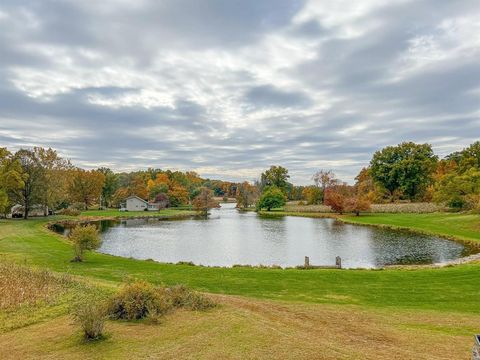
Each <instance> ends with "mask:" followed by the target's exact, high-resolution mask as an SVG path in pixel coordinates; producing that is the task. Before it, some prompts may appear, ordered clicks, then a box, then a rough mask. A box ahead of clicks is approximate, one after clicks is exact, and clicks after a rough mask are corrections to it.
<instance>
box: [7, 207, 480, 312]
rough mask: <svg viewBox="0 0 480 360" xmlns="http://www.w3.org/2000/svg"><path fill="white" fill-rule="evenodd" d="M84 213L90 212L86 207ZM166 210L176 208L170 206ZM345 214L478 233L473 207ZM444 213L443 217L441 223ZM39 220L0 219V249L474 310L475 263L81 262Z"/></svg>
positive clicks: (108, 271)
mask: <svg viewBox="0 0 480 360" xmlns="http://www.w3.org/2000/svg"><path fill="white" fill-rule="evenodd" d="M170 211H175V210H170ZM92 213H96V212H88V214H89V215H90V214H92ZM162 213H163V212H162ZM132 214H133V213H132ZM163 214H164V215H165V216H167V215H166V214H167V213H163ZM168 214H170V215H178V211H177V213H168ZM94 216H98V215H94ZM351 219H353V220H355V221H363V222H365V223H367V222H368V221H370V222H371V223H374V221H375V222H376V223H383V224H386V225H392V224H398V226H400V224H403V225H402V226H406V225H407V224H408V223H409V222H410V223H412V224H415V225H414V226H413V225H412V227H415V228H416V229H419V230H425V231H432V232H435V225H434V224H439V230H438V231H439V233H441V234H444V235H455V236H457V235H459V236H460V235H462V236H465V237H467V235H468V237H469V239H477V240H478V239H479V234H478V233H476V232H475V224H476V223H477V221H479V219H480V217H479V216H476V215H455V214H441V215H437V214H429V215H408V216H405V215H384V214H382V215H372V216H364V217H359V218H347V220H351ZM402 219H403V220H402ZM415 219H418V222H415ZM49 220H50V221H51V220H52V219H49ZM447 220H448V224H449V225H446V224H445V223H446V222H447ZM382 221H383V222H382ZM45 224H46V220H44V219H31V220H28V221H24V220H7V221H1V222H0V254H2V256H4V257H6V258H10V259H15V260H16V261H19V262H26V263H27V264H31V265H36V266H41V267H46V268H49V269H52V270H54V271H58V272H66V273H70V274H75V275H81V276H87V277H89V278H94V279H99V280H106V281H113V282H121V281H123V280H124V279H126V278H127V277H136V278H143V279H147V280H149V281H152V282H154V283H165V284H174V283H183V284H187V285H190V286H192V287H194V288H196V289H199V290H203V291H207V292H213V293H223V294H236V295H245V296H250V297H257V298H266V299H281V300H288V301H305V302H313V303H331V304H355V305H362V306H367V307H377V308H398V309H431V310H437V311H450V312H465V313H477V314H480V307H479V306H478V299H479V293H480V292H479V285H478V284H479V281H480V264H470V265H462V266H456V267H447V268H443V269H417V270H394V269H391V270H293V269H292V270H275V269H251V268H232V269H229V268H208V267H198V266H188V265H168V264H158V263H155V262H151V261H138V260H133V259H126V258H120V257H114V256H109V255H103V254H99V253H91V254H88V255H87V261H86V262H84V263H71V262H70V259H71V258H72V256H73V255H72V250H71V246H70V244H69V243H68V241H67V240H66V239H64V238H62V237H61V236H59V235H56V234H53V233H52V232H50V231H49V230H47V229H46V228H45ZM472 227H473V228H472Z"/></svg>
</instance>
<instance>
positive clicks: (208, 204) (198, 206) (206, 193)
mask: <svg viewBox="0 0 480 360" xmlns="http://www.w3.org/2000/svg"><path fill="white" fill-rule="evenodd" d="M213 197H214V193H213V191H212V190H210V189H208V188H205V187H204V188H202V189H201V190H200V194H198V195H197V196H196V197H195V199H193V203H192V204H193V208H194V209H195V210H196V211H201V212H202V213H203V214H204V215H207V214H208V210H210V209H213V208H218V207H220V204H219V203H218V202H217V201H216V200H215V199H214V198H213Z"/></svg>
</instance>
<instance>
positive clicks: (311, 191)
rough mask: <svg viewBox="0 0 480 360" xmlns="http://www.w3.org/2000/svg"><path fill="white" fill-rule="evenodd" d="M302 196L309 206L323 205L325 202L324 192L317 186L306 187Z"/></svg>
mask: <svg viewBox="0 0 480 360" xmlns="http://www.w3.org/2000/svg"><path fill="white" fill-rule="evenodd" d="M302 196H303V198H304V199H305V201H306V202H307V204H308V205H315V204H321V203H322V202H323V192H322V190H321V189H320V188H319V187H317V186H306V187H305V188H304V189H303V191H302Z"/></svg>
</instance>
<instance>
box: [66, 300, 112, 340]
mask: <svg viewBox="0 0 480 360" xmlns="http://www.w3.org/2000/svg"><path fill="white" fill-rule="evenodd" d="M72 316H73V318H74V320H75V322H77V323H78V324H79V325H80V327H81V328H82V331H83V335H84V336H85V338H86V339H88V340H96V339H100V338H102V337H103V331H104V328H105V321H106V320H107V306H106V303H105V299H104V297H103V296H102V295H101V294H100V293H98V292H92V293H88V294H84V295H81V296H80V297H79V298H77V299H76V301H75V302H74V304H73V307H72Z"/></svg>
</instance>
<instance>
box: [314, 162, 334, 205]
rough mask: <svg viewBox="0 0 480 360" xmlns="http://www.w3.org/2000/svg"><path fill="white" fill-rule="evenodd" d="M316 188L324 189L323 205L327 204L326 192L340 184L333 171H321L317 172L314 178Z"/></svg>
mask: <svg viewBox="0 0 480 360" xmlns="http://www.w3.org/2000/svg"><path fill="white" fill-rule="evenodd" d="M312 179H313V181H314V182H315V186H317V187H319V188H320V189H322V203H323V204H325V191H326V190H327V189H328V188H329V187H332V186H334V185H336V184H338V179H336V178H335V174H334V172H333V171H332V170H323V169H322V170H320V171H317V172H316V173H315V174H314V175H313V177H312Z"/></svg>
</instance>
